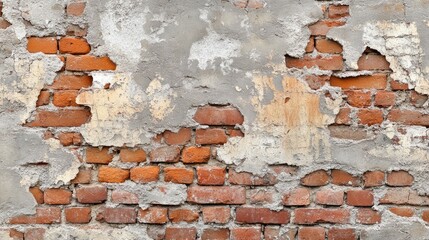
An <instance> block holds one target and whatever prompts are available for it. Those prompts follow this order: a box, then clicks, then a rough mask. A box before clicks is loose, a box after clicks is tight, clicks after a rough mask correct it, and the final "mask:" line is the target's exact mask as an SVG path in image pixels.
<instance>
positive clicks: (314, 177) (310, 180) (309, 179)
mask: <svg viewBox="0 0 429 240" xmlns="http://www.w3.org/2000/svg"><path fill="white" fill-rule="evenodd" d="M328 183H329V174H328V173H327V172H326V171H325V170H317V171H314V172H312V173H309V174H307V175H305V177H303V178H302V179H301V184H302V185H304V186H309V187H317V186H323V185H326V184H328Z"/></svg>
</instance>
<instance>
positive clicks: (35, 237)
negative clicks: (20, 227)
mask: <svg viewBox="0 0 429 240" xmlns="http://www.w3.org/2000/svg"><path fill="white" fill-rule="evenodd" d="M45 232H46V230H45V229H44V228H30V229H27V230H26V231H25V233H24V239H25V240H40V239H44V238H45Z"/></svg>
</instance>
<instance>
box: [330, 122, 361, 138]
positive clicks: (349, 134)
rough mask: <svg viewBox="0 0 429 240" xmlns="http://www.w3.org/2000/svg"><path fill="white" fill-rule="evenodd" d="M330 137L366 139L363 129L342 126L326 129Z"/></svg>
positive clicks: (332, 126)
mask: <svg viewBox="0 0 429 240" xmlns="http://www.w3.org/2000/svg"><path fill="white" fill-rule="evenodd" d="M328 129H329V132H330V134H331V137H334V138H340V139H351V140H362V139H365V138H367V137H368V135H367V131H366V129H364V128H362V127H361V128H356V127H350V126H344V125H338V126H335V125H331V126H329V127H328Z"/></svg>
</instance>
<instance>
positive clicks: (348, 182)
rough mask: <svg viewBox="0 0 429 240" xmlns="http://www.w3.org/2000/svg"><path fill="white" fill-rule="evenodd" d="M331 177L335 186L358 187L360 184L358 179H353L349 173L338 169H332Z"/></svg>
mask: <svg viewBox="0 0 429 240" xmlns="http://www.w3.org/2000/svg"><path fill="white" fill-rule="evenodd" d="M331 177H332V183H333V184H335V185H343V186H359V184H360V179H359V177H355V176H353V175H351V174H350V173H348V172H346V171H343V170H339V169H332V170H331Z"/></svg>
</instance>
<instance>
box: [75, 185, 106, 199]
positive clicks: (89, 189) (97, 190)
mask: <svg viewBox="0 0 429 240" xmlns="http://www.w3.org/2000/svg"><path fill="white" fill-rule="evenodd" d="M76 198H77V201H78V202H79V203H102V202H104V201H106V199H107V188H106V187H105V186H101V185H95V186H85V187H80V188H78V189H77V190H76Z"/></svg>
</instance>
